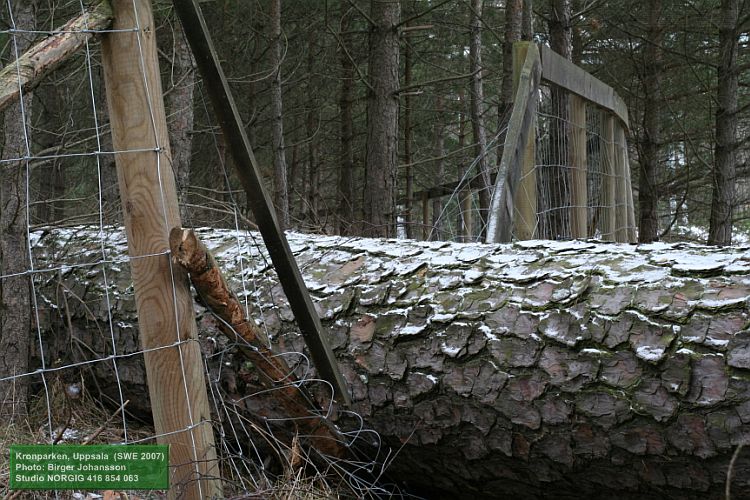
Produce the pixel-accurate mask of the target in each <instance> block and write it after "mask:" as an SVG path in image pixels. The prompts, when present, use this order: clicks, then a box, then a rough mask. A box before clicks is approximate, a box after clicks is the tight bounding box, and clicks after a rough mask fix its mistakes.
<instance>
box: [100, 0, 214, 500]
mask: <svg viewBox="0 0 750 500" xmlns="http://www.w3.org/2000/svg"><path fill="white" fill-rule="evenodd" d="M112 7H113V12H114V22H113V25H112V29H113V30H121V31H113V32H111V33H108V34H107V35H106V36H104V37H103V39H102V62H103V65H104V78H105V83H106V87H107V104H108V105H109V116H110V120H111V126H112V143H113V145H114V150H115V151H120V152H119V153H117V154H115V163H116V166H117V178H118V183H119V186H120V197H121V199H122V206H123V218H124V222H125V230H126V233H127V237H128V253H129V255H130V257H131V263H130V266H131V272H132V277H133V284H134V287H135V300H136V307H137V309H138V326H139V330H140V337H141V345H142V347H143V349H144V350H146V351H147V352H145V353H144V360H145V364H146V374H147V376H148V381H149V384H148V387H149V395H150V397H151V406H152V412H153V417H154V425H155V427H156V433H157V434H158V435H159V436H160V437H158V438H157V440H158V442H159V443H164V444H169V445H170V452H169V461H170V484H171V485H172V487H171V488H170V491H169V493H170V497H171V498H175V497H182V498H189V499H193V498H214V497H221V496H222V489H221V481H220V480H219V479H217V478H218V477H219V467H218V465H217V461H216V449H215V446H214V437H213V430H212V427H211V414H210V410H209V405H208V398H207V394H206V384H205V380H204V375H203V362H202V360H201V352H200V347H199V345H198V342H197V341H196V334H197V328H196V324H195V318H194V312H193V297H192V295H191V293H190V289H189V287H188V282H187V276H186V275H185V273H184V271H181V270H179V269H178V268H176V267H174V268H173V267H172V265H171V262H170V258H169V254H168V252H169V239H168V238H169V230H170V228H172V227H174V226H179V225H180V215H179V209H178V206H177V192H176V187H175V181H174V177H173V175H172V167H171V155H170V150H169V138H168V134H167V122H166V117H165V114H164V101H163V100H162V88H161V80H160V76H159V66H158V60H157V53H156V39H155V38H156V29H155V28H156V27H155V25H154V21H153V15H152V11H151V2H150V0H114V1H113V2H112ZM135 28H137V29H135ZM128 151H133V152H128ZM165 346H172V347H166V348H165ZM153 349H155V350H153Z"/></svg>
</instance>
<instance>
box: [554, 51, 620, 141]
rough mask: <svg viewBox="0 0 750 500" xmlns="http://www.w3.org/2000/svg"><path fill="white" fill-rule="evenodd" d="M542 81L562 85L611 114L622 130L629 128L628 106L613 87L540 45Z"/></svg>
mask: <svg viewBox="0 0 750 500" xmlns="http://www.w3.org/2000/svg"><path fill="white" fill-rule="evenodd" d="M539 53H540V55H541V57H542V81H544V82H547V83H552V84H554V85H557V86H558V87H562V88H564V89H566V90H568V91H569V92H572V93H574V94H576V95H578V96H580V97H583V98H584V99H586V100H588V101H591V102H593V103H594V104H596V105H597V106H601V107H602V108H604V109H607V110H609V111H611V112H612V113H614V115H615V116H616V117H617V118H618V119H619V120H620V121H621V122H622V124H623V126H624V127H625V129H626V130H627V129H629V128H630V122H629V121H628V107H627V106H626V105H625V101H623V100H622V98H621V97H620V96H619V95H618V94H617V92H615V89H613V88H612V87H610V86H609V85H607V84H606V83H604V82H603V81H601V80H599V79H598V78H596V77H595V76H593V75H591V74H590V73H588V72H586V71H585V70H584V69H583V68H579V67H578V66H576V65H575V64H573V63H572V62H570V61H568V60H567V59H565V58H564V57H562V56H560V54H557V53H556V52H554V51H553V50H552V49H551V48H549V47H548V46H546V45H542V44H540V45H539Z"/></svg>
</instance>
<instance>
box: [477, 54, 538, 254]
mask: <svg viewBox="0 0 750 500" xmlns="http://www.w3.org/2000/svg"><path fill="white" fill-rule="evenodd" d="M517 43H520V44H523V43H526V44H528V46H527V49H526V50H527V53H526V57H525V59H524V63H523V67H522V70H521V73H520V76H519V82H518V91H517V92H516V97H515V99H514V101H513V111H512V113H511V116H510V121H509V122H508V131H507V133H506V134H505V145H504V147H503V156H502V158H501V160H500V166H499V168H498V176H497V179H496V182H495V188H494V191H493V193H492V203H491V208H490V217H489V225H488V228H487V238H486V241H487V242H488V243H504V242H508V241H510V239H511V237H512V231H513V216H514V212H515V207H514V201H515V194H516V191H517V190H518V186H519V179H520V178H521V175H522V165H523V163H524V157H525V155H526V153H527V145H528V140H529V136H530V134H531V130H532V129H533V128H534V125H535V123H536V106H537V96H538V92H539V79H540V76H541V67H540V66H541V64H540V60H539V52H538V50H537V48H536V45H534V44H529V43H528V42H517ZM535 217H536V215H535Z"/></svg>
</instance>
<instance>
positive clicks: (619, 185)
mask: <svg viewBox="0 0 750 500" xmlns="http://www.w3.org/2000/svg"><path fill="white" fill-rule="evenodd" d="M626 147H627V145H626V143H625V130H624V129H623V128H622V126H621V125H620V124H619V123H617V121H615V151H614V153H615V175H616V179H615V224H616V226H615V240H616V241H617V242H618V243H625V242H627V241H628V202H627V199H628V194H627V188H628V186H627V177H626V175H625V167H626V165H625V156H624V155H623V151H624V150H625V148H626Z"/></svg>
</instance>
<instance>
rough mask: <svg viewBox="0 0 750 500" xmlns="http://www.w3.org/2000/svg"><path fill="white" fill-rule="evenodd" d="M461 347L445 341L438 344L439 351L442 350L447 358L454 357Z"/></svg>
mask: <svg viewBox="0 0 750 500" xmlns="http://www.w3.org/2000/svg"><path fill="white" fill-rule="evenodd" d="M462 349H463V347H461V346H453V345H448V344H446V343H445V342H443V343H441V344H440V352H442V353H443V354H445V355H446V356H448V357H449V358H455V357H456V356H458V353H459V352H461V350H462Z"/></svg>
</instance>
